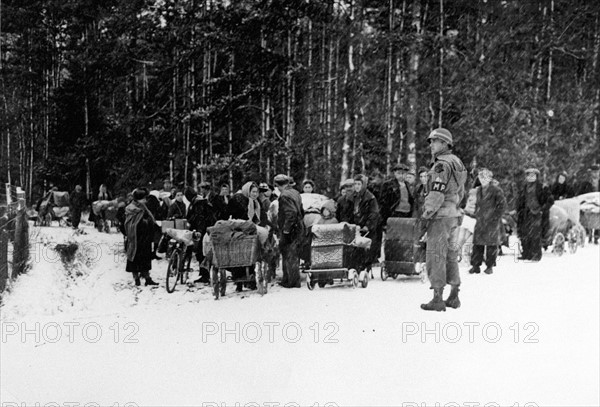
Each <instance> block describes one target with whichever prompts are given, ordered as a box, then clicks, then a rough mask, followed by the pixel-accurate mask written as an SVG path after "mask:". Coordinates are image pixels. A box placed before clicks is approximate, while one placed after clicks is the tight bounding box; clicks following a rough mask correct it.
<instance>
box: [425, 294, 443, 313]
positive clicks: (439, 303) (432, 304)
mask: <svg viewBox="0 0 600 407" xmlns="http://www.w3.org/2000/svg"><path fill="white" fill-rule="evenodd" d="M443 294H444V289H443V288H434V289H433V299H432V300H431V301H429V302H428V303H427V304H421V309H424V310H425V311H446V303H445V302H444V298H443Z"/></svg>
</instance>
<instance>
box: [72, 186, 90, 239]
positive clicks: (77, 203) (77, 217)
mask: <svg viewBox="0 0 600 407" xmlns="http://www.w3.org/2000/svg"><path fill="white" fill-rule="evenodd" d="M69 201H70V202H69V203H70V205H71V224H72V225H73V229H77V228H79V222H81V212H82V211H83V210H84V209H85V206H86V205H87V199H86V197H85V192H83V188H81V185H76V186H75V190H74V191H73V192H72V193H71V196H70V197H69Z"/></svg>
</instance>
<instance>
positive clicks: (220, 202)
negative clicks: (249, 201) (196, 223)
mask: <svg viewBox="0 0 600 407" xmlns="http://www.w3.org/2000/svg"><path fill="white" fill-rule="evenodd" d="M229 201H231V197H230V196H228V197H227V203H225V197H224V196H223V195H217V196H215V197H214V198H213V199H212V200H211V203H212V207H213V211H214V214H215V217H216V218H217V220H227V219H229V215H230V213H229Z"/></svg>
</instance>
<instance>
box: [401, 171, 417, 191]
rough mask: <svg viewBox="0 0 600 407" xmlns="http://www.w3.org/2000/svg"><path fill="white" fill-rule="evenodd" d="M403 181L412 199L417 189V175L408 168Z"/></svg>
mask: <svg viewBox="0 0 600 407" xmlns="http://www.w3.org/2000/svg"><path fill="white" fill-rule="evenodd" d="M404 180H405V181H406V182H407V183H408V186H409V188H408V192H410V194H411V196H412V197H413V198H414V196H415V190H416V189H417V174H416V173H415V170H414V169H412V168H410V169H409V170H408V172H407V173H406V177H404Z"/></svg>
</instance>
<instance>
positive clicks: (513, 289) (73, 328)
mask: <svg viewBox="0 0 600 407" xmlns="http://www.w3.org/2000/svg"><path fill="white" fill-rule="evenodd" d="M85 230H86V232H87V234H86V235H80V236H75V235H73V232H72V231H71V230H69V229H67V228H58V227H56V226H54V227H51V228H35V229H33V232H32V233H33V234H34V236H35V239H34V241H35V245H34V246H33V247H32V259H33V266H32V270H31V271H30V272H29V273H28V274H26V275H23V276H21V277H20V278H19V279H18V280H17V281H16V282H15V283H14V285H13V287H12V290H11V292H10V293H9V294H7V295H6V297H5V299H4V305H3V306H2V309H1V323H2V331H1V336H2V338H1V343H0V377H1V379H0V400H1V401H2V403H3V404H2V406H21V405H35V403H39V405H45V404H47V405H59V406H63V405H77V404H75V403H79V405H86V404H87V405H89V406H92V405H103V406H104V405H109V406H115V405H118V406H124V405H129V406H134V405H137V406H198V405H204V406H221V405H236V403H238V405H241V406H244V405H247V406H276V405H286V404H287V405H289V406H293V405H303V406H304V405H309V406H325V405H329V406H334V405H337V406H359V405H360V406H362V405H364V406H367V405H368V406H384V405H394V406H398V405H404V406H419V407H420V406H425V405H427V406H430V405H436V403H438V405H441V406H444V405H447V406H463V405H464V406H467V405H470V406H476V405H480V406H483V405H488V406H495V405H502V406H504V405H507V406H534V405H538V406H598V405H600V399H599V385H598V383H599V382H600V375H599V360H600V355H599V346H600V345H599V344H600V338H599V332H600V327H599V321H600V315H599V314H600V302H599V297H600V295H599V294H600V279H599V274H600V248H599V246H597V245H589V244H588V245H587V246H586V247H585V248H583V249H579V250H578V251H577V253H575V254H569V253H566V254H564V255H563V256H562V257H558V256H556V255H554V254H552V253H545V254H544V257H543V259H542V261H541V262H539V263H523V262H517V261H516V260H515V257H514V256H512V255H505V256H503V257H500V258H499V261H498V267H497V268H496V269H495V272H494V274H492V275H485V274H480V275H469V274H468V273H467V268H468V266H467V265H461V272H462V278H463V284H462V287H461V292H460V298H461V300H462V307H461V308H460V309H458V310H453V309H448V311H447V312H442V313H437V312H425V311H422V310H421V309H420V307H419V304H421V303H422V302H427V301H429V299H430V298H431V291H430V290H429V289H428V285H427V284H422V283H421V282H420V281H419V280H418V279H401V278H399V279H397V280H391V279H389V280H387V281H385V282H383V281H381V279H380V278H379V269H378V268H376V269H375V276H376V278H375V279H374V280H371V281H370V282H369V286H368V287H367V288H366V289H362V288H357V289H353V288H351V287H350V286H348V285H345V286H341V285H337V286H327V287H326V288H322V289H319V288H318V287H317V288H315V290H314V291H312V292H311V291H308V289H307V288H306V286H305V285H303V287H302V288H301V289H292V290H286V289H282V288H280V287H272V288H271V289H270V291H269V293H268V294H267V295H265V296H263V297H261V296H260V295H258V293H257V292H255V291H254V292H249V291H244V292H243V293H235V292H234V290H233V287H232V286H229V287H228V294H227V296H226V297H225V298H222V299H221V300H219V301H214V300H213V298H212V296H211V294H210V292H209V289H208V288H205V287H202V288H200V287H196V288H192V289H188V288H187V287H185V286H178V287H177V290H176V291H175V292H174V293H173V294H168V293H166V290H165V288H164V274H165V270H166V262H165V261H164V260H162V261H159V262H157V263H155V265H154V266H153V267H154V268H153V270H152V275H153V276H154V277H155V279H156V280H157V281H159V282H160V283H161V285H160V286H159V287H158V288H154V289H150V288H148V287H143V286H142V287H141V288H140V289H138V288H136V287H134V286H133V281H132V279H131V275H130V274H128V273H126V272H125V271H124V258H123V256H122V253H121V251H120V250H121V247H120V244H121V243H122V239H121V236H120V235H119V234H117V233H112V234H103V233H98V232H97V231H95V230H94V229H92V228H89V227H87V228H86V229H85ZM67 241H77V242H78V243H79V244H80V246H81V247H82V248H83V249H82V250H80V251H79V252H78V255H77V256H76V259H75V265H76V267H71V269H70V271H69V272H67V271H65V267H64V265H63V264H62V261H61V260H60V259H58V258H57V255H56V252H54V250H53V247H54V245H55V244H56V243H59V242H63V243H64V242H67ZM194 266H197V264H194ZM192 277H193V278H196V275H193V276H192ZM446 295H447V293H446ZM21 403H23V404H21ZM25 403H26V404H25ZM50 403H55V404H50ZM69 403H71V404H69ZM94 403H95V404H94ZM127 403H129V404H127ZM277 403H278V404H277ZM328 403H329V404H328Z"/></svg>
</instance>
